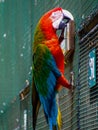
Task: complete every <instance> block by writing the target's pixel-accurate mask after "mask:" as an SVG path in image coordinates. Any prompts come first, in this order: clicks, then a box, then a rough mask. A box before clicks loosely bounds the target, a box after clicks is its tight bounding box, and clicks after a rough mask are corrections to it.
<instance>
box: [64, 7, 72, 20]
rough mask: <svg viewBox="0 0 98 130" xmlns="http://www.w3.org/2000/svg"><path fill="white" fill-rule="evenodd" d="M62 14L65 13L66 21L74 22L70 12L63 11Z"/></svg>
mask: <svg viewBox="0 0 98 130" xmlns="http://www.w3.org/2000/svg"><path fill="white" fill-rule="evenodd" d="M62 12H63V15H64V18H65V19H70V20H74V17H73V16H72V14H71V13H70V12H69V11H67V10H64V9H62Z"/></svg>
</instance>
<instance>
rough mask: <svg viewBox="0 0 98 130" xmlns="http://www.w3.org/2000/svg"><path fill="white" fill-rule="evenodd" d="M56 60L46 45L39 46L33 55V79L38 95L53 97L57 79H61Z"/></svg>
mask: <svg viewBox="0 0 98 130" xmlns="http://www.w3.org/2000/svg"><path fill="white" fill-rule="evenodd" d="M60 76H61V73H60V71H59V70H58V68H57V66H56V63H55V60H54V58H53V56H52V54H51V52H50V50H49V49H48V47H47V46H46V45H44V44H38V45H37V47H36V50H35V52H34V54H33V78H34V82H35V85H36V89H37V91H38V93H40V94H41V95H42V96H46V97H47V96H51V94H53V91H54V87H55V86H56V78H58V77H60Z"/></svg>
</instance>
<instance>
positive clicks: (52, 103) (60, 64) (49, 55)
mask: <svg viewBox="0 0 98 130" xmlns="http://www.w3.org/2000/svg"><path fill="white" fill-rule="evenodd" d="M64 20H66V21H64ZM70 20H73V16H72V15H71V14H70V12H68V11H67V10H64V9H62V8H60V7H58V8H54V9H52V10H50V11H48V12H47V13H45V14H44V15H43V16H42V17H41V19H40V20H39V22H38V24H37V26H36V29H35V34H34V42H33V85H32V105H33V130H35V127H36V120H37V116H38V111H39V108H40V105H41V104H42V106H43V109H44V113H45V117H46V120H47V122H48V123H49V126H50V130H57V129H58V128H57V127H58V122H57V116H58V106H57V104H56V93H57V92H58V91H59V89H60V88H61V85H62V86H64V87H66V88H68V89H71V84H70V83H69V82H68V80H67V79H66V78H65V77H64V55H63V52H62V49H61V47H60V43H61V41H62V39H63V38H62V36H60V38H59V37H58V35H57V34H56V31H57V30H60V29H61V30H62V33H61V34H63V30H64V28H65V27H66V24H67V23H68V22H69V21H70Z"/></svg>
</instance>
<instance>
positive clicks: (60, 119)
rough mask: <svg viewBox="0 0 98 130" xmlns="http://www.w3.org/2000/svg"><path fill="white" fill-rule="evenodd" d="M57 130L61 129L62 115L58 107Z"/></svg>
mask: <svg viewBox="0 0 98 130" xmlns="http://www.w3.org/2000/svg"><path fill="white" fill-rule="evenodd" d="M57 123H58V130H61V127H62V115H61V111H60V108H59V107H58V116H57Z"/></svg>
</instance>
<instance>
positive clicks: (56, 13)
mask: <svg viewBox="0 0 98 130" xmlns="http://www.w3.org/2000/svg"><path fill="white" fill-rule="evenodd" d="M69 20H74V18H73V16H72V14H71V13H70V12H69V11H67V10H64V9H62V8H60V7H57V8H54V9H52V10H50V11H48V12H47V13H45V14H44V15H43V16H42V18H41V25H42V27H43V29H49V28H51V27H52V28H53V29H54V30H59V29H63V28H64V27H65V26H66V23H67V22H68V21H69Z"/></svg>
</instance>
